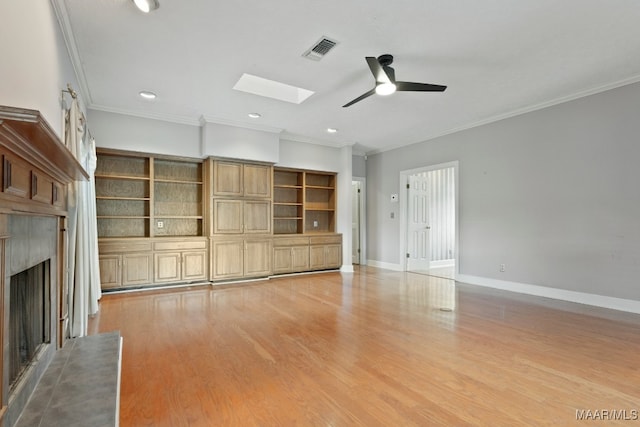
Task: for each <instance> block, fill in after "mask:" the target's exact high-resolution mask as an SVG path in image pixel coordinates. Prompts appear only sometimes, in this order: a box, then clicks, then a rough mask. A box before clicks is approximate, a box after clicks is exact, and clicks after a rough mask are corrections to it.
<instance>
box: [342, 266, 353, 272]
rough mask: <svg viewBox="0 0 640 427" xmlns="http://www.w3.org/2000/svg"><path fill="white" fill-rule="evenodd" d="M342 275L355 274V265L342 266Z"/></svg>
mask: <svg viewBox="0 0 640 427" xmlns="http://www.w3.org/2000/svg"><path fill="white" fill-rule="evenodd" d="M340 273H353V264H349V265H342V267H340Z"/></svg>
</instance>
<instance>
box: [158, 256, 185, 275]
mask: <svg viewBox="0 0 640 427" xmlns="http://www.w3.org/2000/svg"><path fill="white" fill-rule="evenodd" d="M181 261H182V254H181V253H180V252H166V253H156V254H155V269H154V270H155V271H154V281H155V282H177V281H179V280H180V279H181V278H182V274H181V270H180V264H181Z"/></svg>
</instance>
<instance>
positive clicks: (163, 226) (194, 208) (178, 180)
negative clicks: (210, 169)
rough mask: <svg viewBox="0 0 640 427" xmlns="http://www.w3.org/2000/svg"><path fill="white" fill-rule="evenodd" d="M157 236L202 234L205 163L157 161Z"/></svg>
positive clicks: (154, 202) (155, 175) (155, 181)
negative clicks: (203, 168)
mask: <svg viewBox="0 0 640 427" xmlns="http://www.w3.org/2000/svg"><path fill="white" fill-rule="evenodd" d="M153 172H154V178H153V186H154V187H153V188H154V191H153V194H154V200H153V208H154V224H153V225H154V230H153V231H154V235H155V236H201V235H202V232H203V230H202V218H203V216H202V198H203V194H202V182H203V181H202V163H200V162H185V161H175V160H165V159H154V161H153Z"/></svg>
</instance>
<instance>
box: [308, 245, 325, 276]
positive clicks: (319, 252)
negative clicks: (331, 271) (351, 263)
mask: <svg viewBox="0 0 640 427" xmlns="http://www.w3.org/2000/svg"><path fill="white" fill-rule="evenodd" d="M324 252H325V251H324V245H318V246H310V247H309V268H311V269H312V270H317V269H319V268H325V265H326V264H325V254H324Z"/></svg>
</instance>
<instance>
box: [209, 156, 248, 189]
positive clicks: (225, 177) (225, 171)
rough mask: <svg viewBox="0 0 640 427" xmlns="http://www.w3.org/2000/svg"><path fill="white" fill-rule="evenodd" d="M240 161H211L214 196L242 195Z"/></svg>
mask: <svg viewBox="0 0 640 427" xmlns="http://www.w3.org/2000/svg"><path fill="white" fill-rule="evenodd" d="M242 177H243V174H242V163H232V162H220V161H215V162H214V163H213V194H214V195H216V196H236V197H241V196H242V195H243V184H242Z"/></svg>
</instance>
